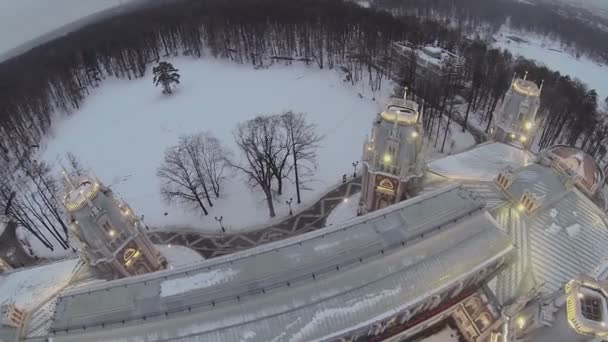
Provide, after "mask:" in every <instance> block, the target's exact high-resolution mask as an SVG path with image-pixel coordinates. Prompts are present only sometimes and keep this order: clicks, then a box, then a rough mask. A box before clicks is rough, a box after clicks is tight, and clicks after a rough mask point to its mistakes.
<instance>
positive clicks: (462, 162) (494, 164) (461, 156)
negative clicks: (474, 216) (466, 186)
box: [428, 142, 535, 181]
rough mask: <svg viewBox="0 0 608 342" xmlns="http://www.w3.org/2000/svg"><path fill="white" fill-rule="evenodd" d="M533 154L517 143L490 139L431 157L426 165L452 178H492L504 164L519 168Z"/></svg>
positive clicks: (433, 170)
mask: <svg viewBox="0 0 608 342" xmlns="http://www.w3.org/2000/svg"><path fill="white" fill-rule="evenodd" d="M534 158H535V156H534V155H533V154H531V153H530V152H528V151H525V150H522V149H519V148H517V147H514V146H511V145H507V144H503V143H499V142H491V143H487V144H481V145H478V146H477V147H475V148H472V149H470V150H468V151H466V152H462V153H458V154H454V155H451V156H447V157H445V158H441V159H437V160H435V161H432V162H430V163H429V165H428V169H429V170H430V171H432V172H434V173H437V174H440V175H442V176H444V177H448V178H452V179H462V180H471V181H492V180H493V179H494V177H496V176H497V175H498V173H499V172H500V170H501V169H503V168H505V167H512V168H519V167H522V166H526V165H529V164H531V163H532V162H533V161H534Z"/></svg>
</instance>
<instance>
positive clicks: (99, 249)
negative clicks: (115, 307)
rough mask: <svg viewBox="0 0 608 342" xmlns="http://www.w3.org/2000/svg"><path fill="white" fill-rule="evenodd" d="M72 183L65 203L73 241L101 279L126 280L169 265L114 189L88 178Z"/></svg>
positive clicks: (137, 218)
mask: <svg viewBox="0 0 608 342" xmlns="http://www.w3.org/2000/svg"><path fill="white" fill-rule="evenodd" d="M66 177H67V175H66ZM68 182H69V184H70V186H71V190H70V191H68V193H67V195H66V196H65V197H64V200H63V203H64V206H65V208H66V212H67V213H68V214H69V215H70V219H71V224H70V239H72V240H73V241H74V242H75V244H76V245H77V246H78V249H79V251H80V253H81V255H82V256H83V257H84V258H85V259H86V260H88V262H89V264H90V265H91V266H92V267H93V268H94V269H95V270H96V271H97V273H98V274H99V275H100V276H101V277H103V278H106V279H116V278H123V277H128V276H132V275H137V274H143V273H148V272H153V271H157V270H160V269H163V268H164V267H165V266H166V260H165V259H164V257H162V256H161V255H160V253H159V252H158V251H157V250H156V248H155V247H154V245H153V244H152V242H151V241H150V240H149V239H148V237H147V236H146V233H145V232H144V229H143V227H142V226H143V224H142V223H141V221H140V220H139V217H138V216H137V215H136V214H135V213H134V212H133V210H132V209H131V208H130V207H129V206H128V205H127V204H126V203H124V202H122V201H120V200H119V199H118V198H117V197H116V196H114V193H113V192H112V190H110V189H109V188H107V187H105V186H104V185H103V184H101V183H100V182H99V181H97V180H93V179H91V178H88V177H80V178H78V180H76V181H73V180H71V179H68Z"/></svg>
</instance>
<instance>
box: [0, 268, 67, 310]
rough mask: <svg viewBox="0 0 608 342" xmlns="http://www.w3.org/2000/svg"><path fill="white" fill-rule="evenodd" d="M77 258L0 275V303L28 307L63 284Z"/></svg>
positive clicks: (39, 301)
mask: <svg viewBox="0 0 608 342" xmlns="http://www.w3.org/2000/svg"><path fill="white" fill-rule="evenodd" d="M77 263H78V259H69V260H64V261H59V262H55V263H52V264H46V265H43V266H38V267H32V268H27V269H23V270H17V271H15V272H11V273H7V274H3V275H0V304H4V303H14V304H15V305H16V306H17V307H20V308H22V309H30V308H32V307H34V306H36V304H37V303H41V301H43V300H45V299H46V298H48V297H49V296H50V295H52V294H53V293H54V292H55V291H57V290H58V289H59V288H61V287H62V286H64V285H65V284H66V283H67V281H69V279H70V277H71V276H72V272H73V270H74V268H75V267H76V265H77Z"/></svg>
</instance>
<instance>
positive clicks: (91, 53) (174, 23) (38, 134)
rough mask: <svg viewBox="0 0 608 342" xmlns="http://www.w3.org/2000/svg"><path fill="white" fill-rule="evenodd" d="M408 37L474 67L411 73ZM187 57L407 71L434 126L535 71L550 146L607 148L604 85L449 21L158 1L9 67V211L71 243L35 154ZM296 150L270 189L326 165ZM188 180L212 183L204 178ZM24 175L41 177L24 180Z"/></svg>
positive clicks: (262, 3) (385, 74) (302, 4)
mask: <svg viewBox="0 0 608 342" xmlns="http://www.w3.org/2000/svg"><path fill="white" fill-rule="evenodd" d="M469 1H473V0H469ZM402 40H407V41H410V42H412V43H413V44H437V45H439V46H441V47H444V48H446V49H449V50H451V51H453V52H456V53H460V54H462V55H463V56H464V57H465V58H466V64H465V68H464V71H463V72H462V73H461V74H459V76H458V77H453V78H450V79H444V80H441V81H440V82H418V83H417V82H415V78H414V77H407V74H408V73H411V72H412V68H407V67H405V68H399V70H398V71H396V72H395V71H394V70H395V65H394V64H395V63H396V62H397V58H398V57H397V56H395V55H394V53H393V50H392V48H391V46H392V45H391V43H392V42H394V41H402ZM179 55H183V56H190V57H193V58H222V59H225V60H227V61H230V62H233V63H240V64H249V65H251V66H252V67H261V66H266V65H268V64H271V63H282V64H292V63H304V64H308V65H312V66H316V67H319V68H323V69H332V68H336V69H340V70H341V71H343V72H344V73H345V74H347V75H348V77H347V80H348V81H350V82H352V83H357V82H367V83H369V85H370V86H371V87H372V88H373V89H378V88H379V87H381V86H382V85H383V80H386V79H387V78H389V77H391V78H395V79H397V80H398V81H399V83H400V84H401V85H402V86H405V85H407V86H409V87H410V91H411V93H412V95H413V96H415V97H416V98H417V99H420V100H421V102H423V103H424V108H425V116H424V118H425V120H427V121H426V122H425V124H427V127H432V124H433V123H434V122H435V121H436V120H440V118H441V117H442V115H444V114H445V113H446V112H447V113H451V110H450V108H451V106H452V105H453V103H454V102H453V101H454V99H456V98H457V97H461V98H463V99H465V100H467V101H468V102H469V110H468V111H473V112H475V111H484V113H486V116H488V120H487V124H488V126H489V124H490V122H489V120H491V113H492V110H493V108H495V106H496V103H497V102H498V101H499V100H500V98H501V96H503V94H504V92H505V90H506V89H507V87H508V85H509V81H510V79H511V77H512V75H513V73H514V72H518V73H520V74H523V72H524V71H528V72H529V76H528V77H529V79H533V80H535V81H537V82H540V81H541V80H544V91H543V95H542V108H541V110H540V114H539V115H540V117H541V118H542V121H543V125H542V128H541V129H542V130H541V134H542V136H541V141H540V146H541V147H545V146H549V145H551V144H555V143H567V144H575V145H578V146H581V147H582V148H584V149H585V150H586V151H588V152H590V153H591V154H593V155H594V156H596V157H603V156H604V155H605V154H606V147H605V146H606V145H608V141H607V137H608V135H607V133H608V124H607V123H606V122H605V121H603V119H602V118H601V116H600V114H599V112H598V101H601V99H598V98H597V94H596V93H595V92H594V91H593V90H590V89H587V88H586V86H585V85H584V84H582V83H580V82H579V81H577V80H573V79H571V78H569V77H568V76H563V75H561V74H560V73H559V72H557V71H553V70H549V69H547V68H546V67H543V66H538V65H535V64H534V63H533V62H531V61H528V60H525V59H521V58H518V59H515V58H513V56H511V55H510V54H509V53H508V52H504V51H499V50H495V49H492V48H491V47H489V46H488V45H487V44H486V43H484V42H482V41H472V40H470V39H464V38H463V37H462V34H461V31H459V30H457V29H452V28H449V27H447V26H446V25H445V24H444V23H441V22H437V21H433V20H428V19H424V18H420V17H415V16H411V15H409V16H398V17H396V16H393V15H391V14H389V13H387V12H384V11H380V10H375V9H365V8H362V7H359V6H358V5H356V4H354V3H351V2H346V1H340V0H329V1H328V0H302V1H282V0H231V1H224V0H207V1H197V0H179V1H172V2H170V3H165V2H151V3H149V4H146V6H145V7H142V8H140V9H138V10H133V11H124V12H123V13H122V14H120V15H118V16H116V17H113V18H108V19H104V20H103V21H100V22H98V23H96V24H93V25H89V26H87V27H85V28H83V29H81V30H79V31H77V32H73V33H70V34H67V35H65V36H62V37H60V38H58V39H56V40H54V41H51V42H48V43H45V44H43V45H41V46H38V47H36V48H34V49H32V50H30V51H28V52H26V53H25V54H23V55H21V56H19V57H18V58H13V59H10V60H7V61H5V62H3V63H2V64H0V94H2V96H0V170H3V171H4V172H7V173H9V174H10V175H11V176H10V177H8V176H7V177H6V178H2V179H7V180H9V181H5V182H4V183H6V184H4V183H3V184H0V187H1V188H0V192H1V193H0V208H6V209H5V211H6V213H7V214H8V216H9V218H10V219H12V220H15V221H16V222H18V223H19V225H20V226H22V227H24V228H26V229H28V230H29V231H31V232H32V234H34V235H36V236H39V235H41V234H39V232H40V231H41V230H48V232H49V234H46V236H52V237H53V239H54V240H56V243H58V244H59V245H62V246H63V247H64V248H67V242H66V239H65V224H64V223H63V221H62V220H61V215H60V213H59V212H57V211H56V210H55V209H56V208H57V202H56V201H55V200H56V199H55V198H54V196H55V195H54V192H53V191H52V190H54V187H53V186H54V185H53V183H52V182H51V179H50V178H52V175H49V166H48V165H44V164H42V163H39V162H35V161H32V160H33V158H32V156H33V155H34V154H35V153H36V150H35V148H34V147H35V146H38V144H39V143H40V141H41V140H42V139H43V138H44V137H46V136H47V134H48V133H49V129H50V128H51V125H52V123H53V122H54V120H55V119H56V118H57V117H59V116H60V115H69V113H72V112H74V111H75V110H77V109H78V108H79V107H80V106H81V105H82V103H83V101H84V100H85V98H86V97H87V95H88V94H89V92H90V91H91V89H92V88H95V87H97V86H99V84H100V83H101V82H103V80H104V79H106V78H109V77H116V78H123V79H133V78H141V77H144V76H149V75H147V73H149V72H150V71H151V65H152V64H155V63H158V62H160V61H161V60H163V59H166V58H168V57H171V56H179ZM395 73H396V75H395ZM463 114H464V113H463ZM294 118H295V119H297V116H296V117H294ZM465 121H466V120H465ZM286 125H289V123H285V121H283V123H282V124H281V127H286ZM429 125H430V126H429ZM463 125H465V126H466V122H464V123H463ZM252 129H253V128H250V127H248V126H242V127H239V130H237V131H238V134H236V138H237V139H236V140H237V144H238V143H239V139H241V142H242V143H243V144H244V143H245V142H246V139H257V138H256V135H255V134H257V133H256V132H255V131H252ZM256 129H257V128H256ZM437 137H438V138H439V136H437ZM313 140H315V139H313ZM435 140H436V141H438V139H435ZM315 144H316V143H313V144H312V145H311V146H313V145H315ZM284 145H285V144H284ZM285 146H287V145H285ZM239 147H240V146H239ZM290 148H291V151H289V149H287V150H285V151H283V152H281V153H283V154H281V155H280V156H281V157H282V159H281V158H279V159H276V160H275V161H276V163H274V162H273V163H271V164H268V165H263V166H261V169H260V170H256V171H260V174H259V175H257V174H256V175H254V176H255V177H254V178H259V180H258V179H255V181H256V182H257V183H258V184H259V185H260V187H261V188H262V189H263V191H264V192H266V191H267V190H272V191H277V192H280V191H282V188H281V186H282V185H281V182H282V181H283V179H285V177H287V175H290V174H291V172H292V170H288V169H287V168H285V167H288V166H287V165H291V166H289V167H293V165H297V166H296V168H295V170H297V171H298V172H299V174H298V177H299V176H300V173H306V170H307V169H308V168H313V169H314V163H305V162H302V163H300V162H299V161H296V160H294V159H293V158H294V155H296V156H307V155H309V156H312V155H314V152H311V151H312V150H306V149H303V150H302V149H300V148H301V147H299V146H296V145H295V144H291V145H290ZM240 149H241V150H243V148H242V147H241V148H240ZM299 149H300V150H299ZM178 152H179V153H178ZM241 152H242V153H244V154H245V155H247V153H248V151H241ZM253 152H254V153H257V152H255V151H253ZM258 152H259V151H258ZM183 153H184V150H183V149H182V150H179V148H178V149H177V150H170V151H168V152H167V155H166V158H169V160H168V161H169V162H170V163H173V162H174V161H176V162H177V164H179V163H182V162H183V160H182V161H180V160H177V159H176V158H173V157H174V156H175V155H176V154H177V155H178V156H179V158H186V157H187V156H186V157H184V155H183ZM290 156H291V157H292V158H291V159H290ZM296 159H297V157H296ZM251 162H253V163H255V160H252V161H251ZM174 164H175V163H174ZM250 166H251V165H250ZM201 167H202V166H201ZM240 167H241V168H242V171H244V172H246V171H245V170H249V171H252V169H251V168H248V167H247V165H240ZM159 172H160V171H159ZM19 177H20V178H19ZM49 177H50V178H49ZM188 177H192V178H193V179H196V178H199V183H201V184H203V183H204V182H202V181H201V180H200V179H201V178H202V177H201V176H200V175H197V174H194V175H193V174H188ZM20 179H29V181H28V182H26V183H27V184H25V183H24V184H22V182H23V181H20ZM205 184H208V185H209V186H210V187H209V188H207V190H205V189H197V190H196V193H197V194H198V196H199V199H198V200H196V202H197V204H198V205H199V206H200V208H201V211H203V212H204V211H205V210H207V209H209V208H210V207H211V205H212V203H213V198H214V197H216V196H217V193H216V192H215V191H216V190H217V191H218V192H219V190H221V186H218V185H217V184H216V185H214V184H213V182H207V183H205ZM264 188H267V189H264ZM269 192H270V195H269V196H270V197H271V196H272V193H271V191H269ZM32 193H34V194H35V195H31V194H32ZM207 194H208V195H207ZM169 195H170V192H168V193H167V196H169ZM195 197H196V196H195ZM54 201H55V202H54ZM270 202H272V201H269V207H270V214H271V216H272V215H273V211H272V204H271V203H270ZM203 208H204V209H203ZM49 218H50V219H51V220H52V224H51V223H50V222H49ZM40 239H41V241H45V245H46V244H48V245H51V244H53V241H50V240H51V239H46V238H45V237H40Z"/></svg>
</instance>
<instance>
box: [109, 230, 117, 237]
mask: <svg viewBox="0 0 608 342" xmlns="http://www.w3.org/2000/svg"><path fill="white" fill-rule="evenodd" d="M108 234H110V236H114V235H116V232H115V231H113V230H110V231H109V233H108Z"/></svg>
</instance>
